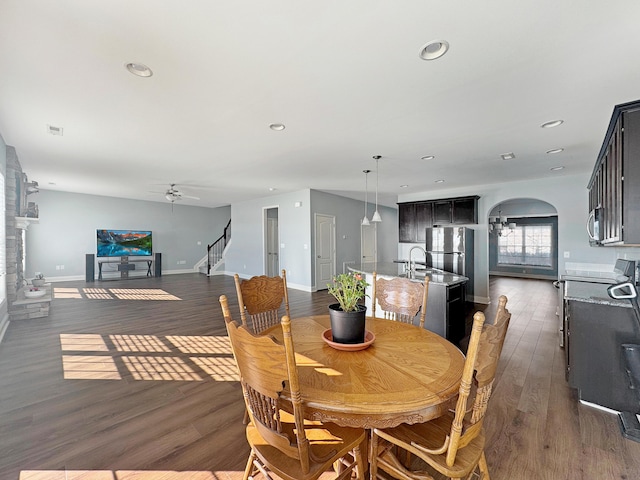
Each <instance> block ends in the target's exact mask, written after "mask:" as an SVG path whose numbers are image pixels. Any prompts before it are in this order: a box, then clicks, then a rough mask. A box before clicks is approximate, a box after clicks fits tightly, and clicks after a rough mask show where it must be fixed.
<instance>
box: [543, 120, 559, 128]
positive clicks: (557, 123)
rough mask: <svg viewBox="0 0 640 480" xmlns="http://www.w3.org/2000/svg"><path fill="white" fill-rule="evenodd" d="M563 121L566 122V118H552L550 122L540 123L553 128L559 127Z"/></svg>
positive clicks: (544, 126)
mask: <svg viewBox="0 0 640 480" xmlns="http://www.w3.org/2000/svg"><path fill="white" fill-rule="evenodd" d="M563 123H564V120H552V121H550V122H546V123H543V124H542V125H540V127H542V128H553V127H557V126H558V125H562V124H563Z"/></svg>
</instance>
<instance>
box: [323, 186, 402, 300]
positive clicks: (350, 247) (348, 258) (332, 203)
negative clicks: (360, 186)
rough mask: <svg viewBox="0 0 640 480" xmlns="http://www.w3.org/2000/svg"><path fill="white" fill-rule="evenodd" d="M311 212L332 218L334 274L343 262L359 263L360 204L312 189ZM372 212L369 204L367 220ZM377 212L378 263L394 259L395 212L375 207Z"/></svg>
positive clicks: (361, 214) (373, 206) (387, 208)
mask: <svg viewBox="0 0 640 480" xmlns="http://www.w3.org/2000/svg"><path fill="white" fill-rule="evenodd" d="M311 209H312V212H313V213H322V214H325V215H333V216H335V217H336V272H337V273H341V272H342V264H343V262H356V263H360V256H361V251H360V250H361V245H360V228H361V227H360V222H361V221H362V218H363V216H364V202H362V201H360V200H354V199H352V198H346V197H341V196H339V195H333V194H331V193H326V192H320V191H317V190H313V191H312V192H311ZM374 210H375V205H374V204H371V203H369V204H368V208H367V212H368V216H369V219H370V218H371V216H372V215H373V211H374ZM378 211H379V213H380V215H381V217H382V222H381V223H379V224H377V226H376V228H377V229H378V231H377V235H378V240H377V241H378V261H379V262H390V261H392V260H393V259H395V258H396V255H397V250H398V210H397V209H393V208H389V207H385V206H382V205H378ZM312 222H313V220H312ZM314 273H315V272H314ZM321 288H324V286H321Z"/></svg>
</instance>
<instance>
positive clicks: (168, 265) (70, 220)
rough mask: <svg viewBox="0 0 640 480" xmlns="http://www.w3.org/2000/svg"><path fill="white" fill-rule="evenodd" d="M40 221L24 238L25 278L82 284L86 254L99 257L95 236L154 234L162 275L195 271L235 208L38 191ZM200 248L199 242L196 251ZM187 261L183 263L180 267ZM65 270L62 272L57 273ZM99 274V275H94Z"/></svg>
mask: <svg viewBox="0 0 640 480" xmlns="http://www.w3.org/2000/svg"><path fill="white" fill-rule="evenodd" d="M33 199H34V200H35V201H36V203H37V204H38V208H39V210H40V221H39V223H38V224H35V225H31V226H30V227H29V229H28V230H27V236H26V239H27V241H26V259H27V265H26V272H25V276H26V277H27V278H32V277H33V274H34V272H36V271H38V272H42V273H43V274H44V275H45V277H46V278H47V279H49V280H53V281H56V280H57V281H61V280H72V279H84V278H85V254H87V253H93V254H95V253H96V230H97V229H100V228H111V229H118V230H125V229H138V230H151V231H153V250H154V252H159V253H162V271H163V274H166V273H181V272H187V271H193V268H194V266H195V265H196V264H197V263H198V262H199V261H200V260H201V259H202V258H203V257H205V256H206V254H207V244H208V243H212V242H213V241H214V240H216V239H217V238H218V237H219V236H220V235H222V232H223V230H224V227H225V226H226V225H227V222H228V221H229V218H230V214H231V208H230V207H220V208H213V209H212V208H203V207H191V206H184V205H178V204H174V206H173V211H172V209H171V204H169V203H168V202H166V203H160V202H146V201H140V200H127V199H122V198H112V197H103V196H97V195H83V194H77V193H68V192H57V191H53V190H40V193H38V194H35V195H33ZM198 242H201V244H200V245H198ZM181 261H184V262H185V263H180V264H179V263H178V262H181ZM60 266H64V269H60V268H56V267H60ZM96 272H97V269H96Z"/></svg>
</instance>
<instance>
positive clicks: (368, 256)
mask: <svg viewBox="0 0 640 480" xmlns="http://www.w3.org/2000/svg"><path fill="white" fill-rule="evenodd" d="M361 228H362V230H361V235H360V239H361V243H360V250H361V252H362V263H371V262H375V261H377V251H376V249H377V245H376V243H377V235H376V232H377V231H376V228H377V226H376V224H375V223H374V224H373V225H362V226H361Z"/></svg>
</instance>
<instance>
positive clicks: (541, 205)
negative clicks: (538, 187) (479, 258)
mask: <svg viewBox="0 0 640 480" xmlns="http://www.w3.org/2000/svg"><path fill="white" fill-rule="evenodd" d="M487 222H488V235H489V240H488V246H489V262H488V266H489V276H491V275H498V276H507V277H519V278H538V279H549V280H556V279H557V278H558V211H557V210H556V208H555V207H554V206H553V205H551V204H550V203H547V202H545V201H543V200H538V199H535V198H513V199H509V200H504V201H501V202H500V203H498V204H496V205H495V206H494V207H493V208H492V209H491V210H490V211H489V215H488V218H487Z"/></svg>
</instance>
